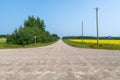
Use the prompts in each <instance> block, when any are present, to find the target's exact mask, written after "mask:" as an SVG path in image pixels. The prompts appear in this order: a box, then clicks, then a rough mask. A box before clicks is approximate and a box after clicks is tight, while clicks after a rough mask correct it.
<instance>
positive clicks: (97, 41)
mask: <svg viewBox="0 0 120 80" xmlns="http://www.w3.org/2000/svg"><path fill="white" fill-rule="evenodd" d="M96 29H97V46H99V30H98V8H97V7H96Z"/></svg>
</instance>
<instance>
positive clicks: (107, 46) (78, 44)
mask: <svg viewBox="0 0 120 80" xmlns="http://www.w3.org/2000/svg"><path fill="white" fill-rule="evenodd" d="M63 41H64V42H65V43H67V44H68V45H71V46H73V47H78V48H91V49H108V50H120V45H113V44H99V47H98V46H97V45H96V44H95V43H81V42H73V41H70V40H69V39H63Z"/></svg>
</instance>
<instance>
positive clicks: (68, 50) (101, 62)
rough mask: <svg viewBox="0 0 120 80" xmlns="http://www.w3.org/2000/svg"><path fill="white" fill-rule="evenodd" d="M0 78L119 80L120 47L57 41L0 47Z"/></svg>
mask: <svg viewBox="0 0 120 80" xmlns="http://www.w3.org/2000/svg"><path fill="white" fill-rule="evenodd" d="M0 80H120V51H111V50H95V49H79V48H74V47H70V46H68V45H66V44H65V43H63V42H62V41H61V40H60V41H58V42H57V43H55V44H53V45H50V46H46V47H41V48H31V49H8V50H6V49H2V50H0Z"/></svg>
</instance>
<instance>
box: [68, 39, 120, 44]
mask: <svg viewBox="0 0 120 80" xmlns="http://www.w3.org/2000/svg"><path fill="white" fill-rule="evenodd" d="M70 41H73V42H82V40H81V39H70ZM83 42H84V43H94V44H95V43H97V40H95V39H84V40H83ZM99 43H100V44H114V45H120V40H103V39H102V40H99Z"/></svg>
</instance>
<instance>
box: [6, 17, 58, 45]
mask: <svg viewBox="0 0 120 80" xmlns="http://www.w3.org/2000/svg"><path fill="white" fill-rule="evenodd" d="M45 27H46V26H45V23H44V20H42V19H40V18H39V17H37V18H35V17H34V16H29V17H28V20H25V21H24V24H23V26H20V27H19V28H18V29H15V30H14V32H13V33H12V34H9V35H7V43H12V44H19V45H23V46H24V45H28V44H31V43H34V41H35V38H36V42H37V43H47V42H52V41H56V40H58V39H59V36H58V35H57V34H50V33H49V32H48V31H46V30H45Z"/></svg>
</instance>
